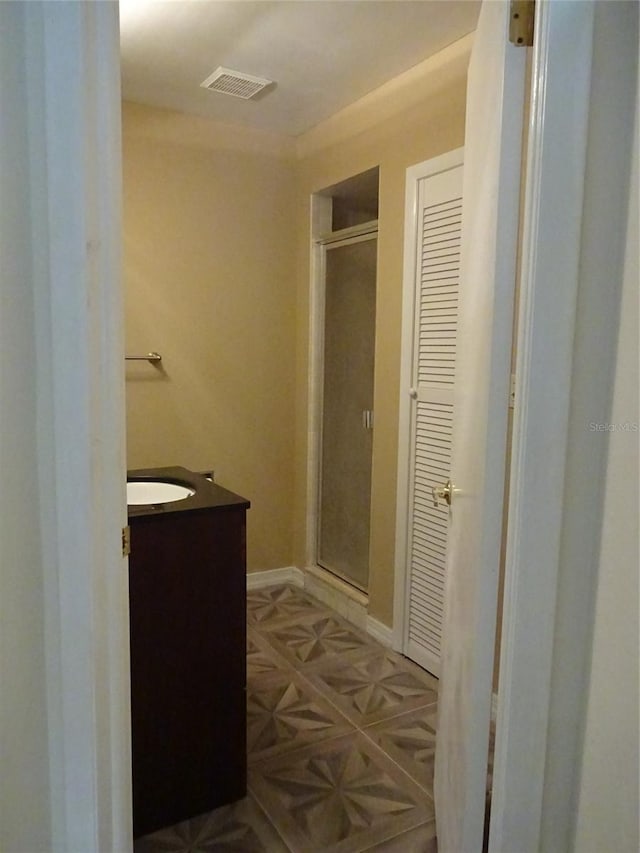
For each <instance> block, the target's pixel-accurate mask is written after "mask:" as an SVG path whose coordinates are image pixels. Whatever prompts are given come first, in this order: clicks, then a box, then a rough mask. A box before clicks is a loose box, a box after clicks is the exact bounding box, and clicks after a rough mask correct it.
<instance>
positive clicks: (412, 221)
mask: <svg viewBox="0 0 640 853" xmlns="http://www.w3.org/2000/svg"><path fill="white" fill-rule="evenodd" d="M463 160H464V148H456V149H454V150H453V151H448V152H447V153H446V154H441V155H440V156H438V157H432V158H431V159H430V160H425V161H424V162H423V163H417V164H416V165H415V166H410V167H409V168H408V169H407V172H406V179H405V204H404V248H403V252H404V255H403V259H404V260H403V274H402V336H401V341H402V349H401V353H400V406H399V415H398V476H397V486H396V539H395V562H394V591H393V628H392V631H393V644H392V645H393V648H394V649H395V650H396V651H399V652H400V651H405V650H406V612H407V605H408V596H409V590H408V575H409V572H408V566H407V544H408V543H407V532H408V524H409V505H410V499H409V478H410V456H411V399H410V397H409V389H410V388H411V386H412V385H413V351H414V338H415V298H416V258H417V250H418V219H417V217H418V184H419V181H420V180H421V179H422V178H428V177H429V176H430V175H436V174H438V172H444V171H447V170H448V169H453V168H455V167H456V166H460V165H462V163H463Z"/></svg>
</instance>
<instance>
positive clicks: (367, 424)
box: [362, 409, 373, 429]
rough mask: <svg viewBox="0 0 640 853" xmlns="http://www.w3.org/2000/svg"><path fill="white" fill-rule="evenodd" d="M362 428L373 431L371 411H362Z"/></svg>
mask: <svg viewBox="0 0 640 853" xmlns="http://www.w3.org/2000/svg"><path fill="white" fill-rule="evenodd" d="M362 427H363V429H373V410H372V409H363V410H362Z"/></svg>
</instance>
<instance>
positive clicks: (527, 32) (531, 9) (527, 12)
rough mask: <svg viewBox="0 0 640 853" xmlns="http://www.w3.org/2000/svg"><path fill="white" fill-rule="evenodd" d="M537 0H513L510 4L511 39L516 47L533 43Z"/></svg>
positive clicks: (529, 45)
mask: <svg viewBox="0 0 640 853" xmlns="http://www.w3.org/2000/svg"><path fill="white" fill-rule="evenodd" d="M535 13H536V4H535V0H511V3H510V4H509V41H510V42H511V44H515V45H516V47H531V46H532V45H533V25H534V22H535Z"/></svg>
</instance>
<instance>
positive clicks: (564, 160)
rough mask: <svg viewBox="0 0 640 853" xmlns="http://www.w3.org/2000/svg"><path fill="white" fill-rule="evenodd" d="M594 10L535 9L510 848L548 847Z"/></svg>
mask: <svg viewBox="0 0 640 853" xmlns="http://www.w3.org/2000/svg"><path fill="white" fill-rule="evenodd" d="M593 16H594V4H592V3H562V2H558V3H553V2H549V3H541V4H539V5H538V6H537V14H536V33H535V48H534V68H533V90H532V112H531V119H530V131H529V149H528V158H527V163H528V166H527V185H526V197H525V220H524V229H523V234H524V242H523V263H522V269H523V273H522V283H521V290H520V310H519V327H518V358H517V368H516V383H517V386H516V399H517V400H518V405H517V406H516V409H515V413H514V414H515V417H514V437H513V455H512V465H511V490H510V503H509V528H508V540H507V557H506V578H505V593H504V615H503V621H502V644H501V662H500V701H499V705H498V723H497V734H496V754H495V764H494V783H493V798H492V809H491V830H490V842H489V850H490V851H496V852H497V851H504V853H507V851H513V850H538V849H540V826H541V814H542V797H543V787H544V782H545V756H546V745H547V730H548V724H549V702H550V679H551V666H552V657H553V642H554V617H555V606H556V589H557V583H558V574H559V567H560V547H561V534H562V523H563V504H564V501H565V494H564V476H565V464H566V456H567V440H568V436H567V426H568V418H569V399H570V391H571V372H572V367H573V364H572V355H573V353H572V345H573V331H574V324H575V313H576V292H577V283H578V274H579V257H580V223H581V216H582V202H583V186H584V168H585V154H586V138H587V120H588V111H589V96H590V71H591V54H592V36H593ZM568 80H570V81H571V97H570V98H567V81H568ZM560 285H561V286H560ZM525 804H526V805H525Z"/></svg>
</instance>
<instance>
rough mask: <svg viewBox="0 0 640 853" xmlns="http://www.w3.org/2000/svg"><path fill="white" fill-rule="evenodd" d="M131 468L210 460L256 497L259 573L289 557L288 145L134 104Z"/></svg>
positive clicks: (129, 146)
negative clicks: (148, 356)
mask: <svg viewBox="0 0 640 853" xmlns="http://www.w3.org/2000/svg"><path fill="white" fill-rule="evenodd" d="M123 149H124V151H123V158H124V254H125V256H124V270H125V298H126V346H127V352H128V353H130V354H143V353H146V352H149V351H150V350H157V351H158V352H160V353H161V355H162V358H163V361H162V365H163V367H162V370H158V369H156V368H154V367H153V366H151V365H149V364H148V363H146V362H139V363H137V362H128V364H127V370H126V379H127V443H128V460H127V464H128V467H129V468H146V467H154V466H165V465H183V466H185V467H187V468H191V469H193V470H205V469H210V468H213V469H215V472H216V480H217V481H218V482H219V483H220V484H221V485H224V486H225V487H227V488H229V489H232V490H233V491H236V492H239V493H240V494H242V495H244V496H246V497H247V498H249V500H250V501H251V510H250V512H249V516H248V567H249V569H250V570H258V569H270V568H276V567H280V566H287V565H290V564H291V561H292V545H291V541H292V537H291V530H292V512H293V504H292V502H293V456H292V446H293V440H294V382H295V368H294V360H295V309H296V301H295V300H296V295H295V288H294V286H293V282H294V260H295V241H294V194H293V192H294V169H293V158H292V150H291V148H290V147H287V145H286V144H285V143H284V142H283V141H282V140H280V139H278V138H275V137H271V136H269V135H267V134H262V133H252V132H250V131H238V130H237V129H234V128H230V127H225V126H223V125H217V124H215V123H213V122H210V121H206V120H204V119H199V118H194V117H188V116H186V115H181V114H177V113H172V112H168V111H162V110H156V109H151V108H147V107H141V106H137V105H133V104H125V105H124V110H123Z"/></svg>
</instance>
